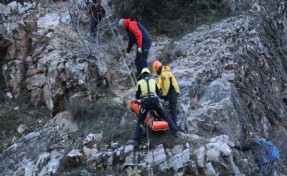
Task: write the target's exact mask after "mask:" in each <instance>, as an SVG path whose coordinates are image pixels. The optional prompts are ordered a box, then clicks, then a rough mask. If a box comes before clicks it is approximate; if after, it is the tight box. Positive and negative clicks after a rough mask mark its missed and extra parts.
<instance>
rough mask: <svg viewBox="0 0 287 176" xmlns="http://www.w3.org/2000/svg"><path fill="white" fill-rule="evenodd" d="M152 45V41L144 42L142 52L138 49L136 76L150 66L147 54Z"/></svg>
mask: <svg viewBox="0 0 287 176" xmlns="http://www.w3.org/2000/svg"><path fill="white" fill-rule="evenodd" d="M150 47H151V41H146V42H143V44H142V54H140V53H139V52H138V50H137V54H136V59H135V65H136V69H137V73H136V77H139V75H140V74H141V71H142V69H143V68H148V65H147V56H148V52H149V49H150Z"/></svg>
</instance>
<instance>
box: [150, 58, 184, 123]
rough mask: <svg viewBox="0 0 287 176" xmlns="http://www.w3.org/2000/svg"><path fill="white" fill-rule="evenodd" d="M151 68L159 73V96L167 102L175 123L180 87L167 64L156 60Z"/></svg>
mask: <svg viewBox="0 0 287 176" xmlns="http://www.w3.org/2000/svg"><path fill="white" fill-rule="evenodd" d="M152 69H153V71H154V72H156V73H157V75H159V81H158V88H159V89H160V90H161V92H162V93H161V95H160V98H162V99H164V101H168V102H169V109H170V114H171V118H172V121H173V123H175V124H177V112H176V104H177V97H178V95H179V94H180V89H179V86H178V84H177V81H176V79H175V77H174V75H173V74H172V73H171V72H170V68H169V66H163V65H162V63H161V62H160V61H158V60H156V61H154V62H153V64H152Z"/></svg>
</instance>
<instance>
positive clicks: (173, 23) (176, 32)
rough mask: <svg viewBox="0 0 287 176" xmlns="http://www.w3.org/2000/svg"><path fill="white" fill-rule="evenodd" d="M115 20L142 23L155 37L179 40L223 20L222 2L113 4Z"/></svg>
mask: <svg viewBox="0 0 287 176" xmlns="http://www.w3.org/2000/svg"><path fill="white" fill-rule="evenodd" d="M115 7H116V11H117V16H118V17H119V18H131V19H133V20H138V21H141V22H142V23H144V24H145V25H146V26H147V27H148V28H149V29H150V30H152V33H153V34H155V35H158V34H165V35H167V36H169V37H178V36H182V35H184V34H186V33H188V32H190V31H192V30H193V29H195V28H196V27H198V26H200V25H202V24H210V23H212V22H214V21H217V20H219V19H222V18H224V17H226V16H227V15H228V14H229V13H230V11H229V9H228V8H227V7H226V6H225V5H224V4H223V3H222V0H209V1H208V0H197V1H195V0H158V1H153V0H127V1H121V0H115Z"/></svg>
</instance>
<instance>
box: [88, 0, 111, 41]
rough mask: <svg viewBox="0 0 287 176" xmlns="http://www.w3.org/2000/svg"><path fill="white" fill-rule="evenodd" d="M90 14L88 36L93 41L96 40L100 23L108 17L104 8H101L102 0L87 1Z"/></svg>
mask: <svg viewBox="0 0 287 176" xmlns="http://www.w3.org/2000/svg"><path fill="white" fill-rule="evenodd" d="M85 3H86V5H87V6H88V9H89V13H90V32H89V33H88V34H87V36H88V37H90V38H91V39H92V40H95V39H96V36H97V35H96V31H97V26H98V23H99V22H100V21H101V20H102V19H103V17H104V16H105V15H106V11H105V9H104V7H103V6H101V0H92V2H91V1H89V0H85Z"/></svg>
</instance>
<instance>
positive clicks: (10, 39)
mask: <svg viewBox="0 0 287 176" xmlns="http://www.w3.org/2000/svg"><path fill="white" fill-rule="evenodd" d="M62 3H63V4H61V6H65V5H70V6H71V4H69V3H66V4H64V3H65V2H62ZM20 7H21V8H22V6H20V5H19V3H18V4H17V3H16V4H15V3H14V2H12V3H10V4H8V5H7V6H5V5H2V4H1V8H3V9H5V10H3V12H2V11H1V14H0V15H1V17H2V19H3V20H2V22H1V24H2V25H1V31H2V32H1V38H3V39H1V42H0V43H1V49H3V50H4V49H5V50H6V51H7V52H6V57H5V58H6V60H7V64H5V65H4V66H3V74H4V77H5V80H6V83H7V87H8V88H9V89H10V91H11V92H12V94H13V96H14V97H18V96H19V94H20V92H21V89H23V87H24V89H27V90H28V92H29V96H30V102H31V103H32V104H33V105H35V106H37V105H44V104H45V105H46V106H47V107H48V108H49V109H50V110H51V111H52V112H53V114H56V113H57V112H59V111H61V110H63V107H64V104H65V101H66V100H67V99H69V97H72V96H80V95H85V96H88V95H87V94H89V96H91V97H92V98H93V97H96V95H93V94H97V92H96V90H95V89H97V88H98V86H99V85H101V82H103V81H105V79H103V77H104V76H105V75H104V74H105V73H103V72H101V73H100V72H99V64H98V63H97V62H96V58H95V57H94V56H90V58H89V59H87V56H88V54H89V53H88V52H87V53H85V52H83V50H82V47H83V43H82V41H81V40H80V39H79V36H78V34H77V33H76V32H75V31H74V28H73V27H72V25H70V22H71V18H70V15H69V9H68V8H62V9H58V12H55V13H54V12H52V13H46V14H45V13H44V10H43V9H41V7H40V5H39V4H38V5H36V3H33V4H29V3H25V6H23V7H25V10H21V9H19V8H20ZM38 10H39V11H38ZM14 11H15V13H14ZM85 20H86V23H87V22H88V21H87V18H86V19H85ZM63 36H65V37H63ZM8 46H9V48H7V47H8ZM86 46H89V47H90V48H91V49H92V48H93V45H92V44H91V43H90V44H86ZM5 50H4V51H5ZM97 57H98V56H97ZM99 57H101V56H99ZM100 67H104V65H100ZM100 69H101V70H102V69H103V68H100ZM106 81H107V80H106ZM76 94H77V95H76Z"/></svg>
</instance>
